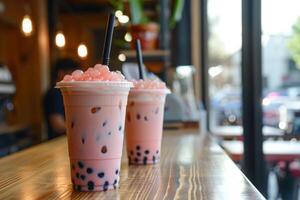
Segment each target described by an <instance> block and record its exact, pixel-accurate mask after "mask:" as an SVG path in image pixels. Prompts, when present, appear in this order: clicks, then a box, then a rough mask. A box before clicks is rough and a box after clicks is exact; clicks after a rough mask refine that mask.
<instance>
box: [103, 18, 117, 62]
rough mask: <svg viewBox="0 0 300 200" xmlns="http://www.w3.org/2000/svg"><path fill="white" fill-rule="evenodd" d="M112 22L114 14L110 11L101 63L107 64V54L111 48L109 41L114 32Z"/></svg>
mask: <svg viewBox="0 0 300 200" xmlns="http://www.w3.org/2000/svg"><path fill="white" fill-rule="evenodd" d="M114 24H115V14H114V13H111V14H110V15H109V19H108V22H107V26H106V33H105V40H104V47H103V52H102V64H103V65H107V66H108V65H109V55H110V49H111V41H112V37H113V33H114Z"/></svg>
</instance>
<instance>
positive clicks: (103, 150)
mask: <svg viewBox="0 0 300 200" xmlns="http://www.w3.org/2000/svg"><path fill="white" fill-rule="evenodd" d="M101 152H102V153H106V152H107V147H106V146H105V145H104V146H103V147H102V148H101Z"/></svg>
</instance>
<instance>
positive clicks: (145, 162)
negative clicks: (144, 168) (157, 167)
mask: <svg viewBox="0 0 300 200" xmlns="http://www.w3.org/2000/svg"><path fill="white" fill-rule="evenodd" d="M147 160H148V158H147V157H146V156H145V157H144V160H143V161H144V165H146V164H147Z"/></svg>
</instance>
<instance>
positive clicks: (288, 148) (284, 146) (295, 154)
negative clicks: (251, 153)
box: [221, 140, 300, 162]
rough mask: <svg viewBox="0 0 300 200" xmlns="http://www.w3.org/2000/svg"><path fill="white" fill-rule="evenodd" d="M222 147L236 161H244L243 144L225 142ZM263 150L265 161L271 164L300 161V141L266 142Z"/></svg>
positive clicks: (239, 142)
mask: <svg viewBox="0 0 300 200" xmlns="http://www.w3.org/2000/svg"><path fill="white" fill-rule="evenodd" d="M221 145H222V146H223V148H224V149H225V151H226V152H227V153H228V154H229V156H230V157H231V158H232V159H233V160H234V161H240V160H242V159H243V153H244V147H243V142H241V141H223V142H222V143H221ZM263 150H264V157H265V160H267V161H269V162H280V161H289V162H291V161H294V160H297V159H300V141H272V140H271V141H264V143H263Z"/></svg>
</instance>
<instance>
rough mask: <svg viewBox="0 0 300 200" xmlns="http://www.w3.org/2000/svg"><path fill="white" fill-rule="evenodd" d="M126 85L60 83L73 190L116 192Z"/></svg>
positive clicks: (121, 83) (88, 82)
mask: <svg viewBox="0 0 300 200" xmlns="http://www.w3.org/2000/svg"><path fill="white" fill-rule="evenodd" d="M130 87H132V84H131V83H129V82H96V81H74V82H59V83H57V88H60V90H61V92H62V95H63V99H64V106H65V115H66V127H67V138H68V149H69V157H70V166H71V178H72V183H73V186H74V188H75V189H76V190H78V191H106V190H108V189H113V188H117V187H118V184H119V173H120V164H121V156H122V147H123V137H124V134H123V133H124V122H125V112H126V104H127V97H128V92H129V89H130Z"/></svg>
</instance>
